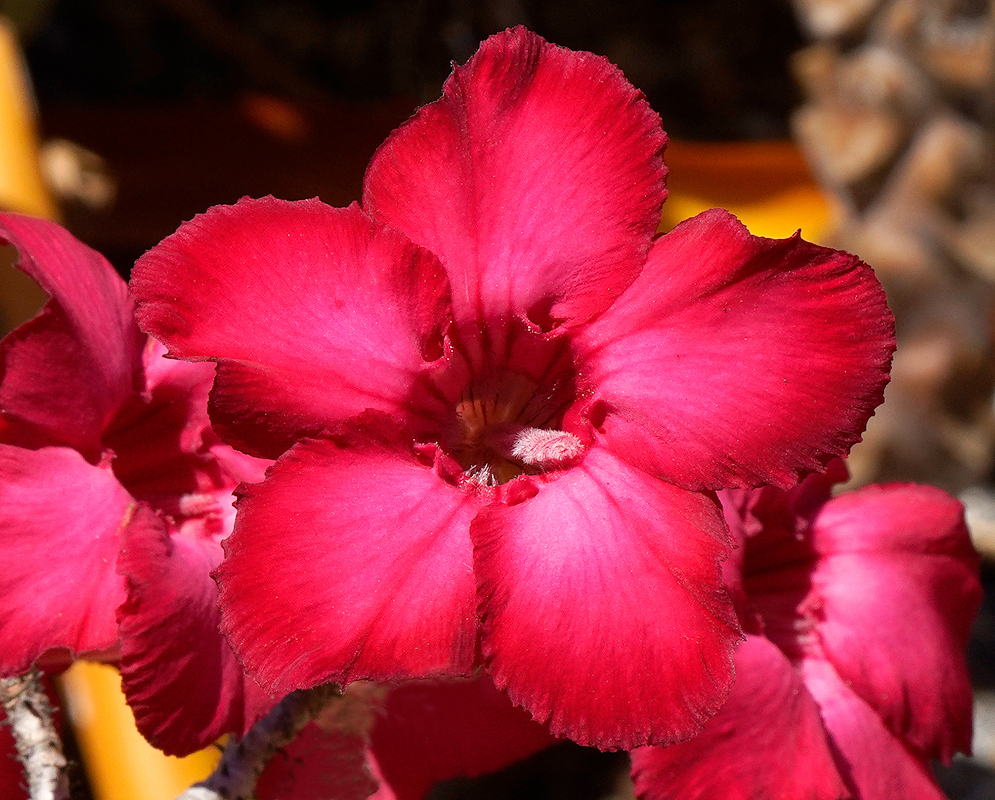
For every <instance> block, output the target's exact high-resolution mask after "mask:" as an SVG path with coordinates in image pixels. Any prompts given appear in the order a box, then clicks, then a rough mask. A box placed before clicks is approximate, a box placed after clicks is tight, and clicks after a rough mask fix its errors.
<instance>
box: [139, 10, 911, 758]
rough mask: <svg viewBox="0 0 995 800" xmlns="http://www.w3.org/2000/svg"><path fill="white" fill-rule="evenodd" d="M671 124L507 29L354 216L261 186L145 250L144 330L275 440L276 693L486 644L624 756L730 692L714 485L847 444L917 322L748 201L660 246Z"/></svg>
mask: <svg viewBox="0 0 995 800" xmlns="http://www.w3.org/2000/svg"><path fill="white" fill-rule="evenodd" d="M664 144H665V136H664V134H663V131H662V129H661V127H660V121H659V118H658V117H657V115H656V114H655V113H654V112H653V111H652V110H651V109H650V108H649V106H648V105H647V104H646V102H645V100H644V99H643V98H642V96H641V95H640V94H639V92H637V91H636V90H635V89H634V88H633V87H632V86H631V85H630V84H629V83H628V82H626V81H625V79H624V78H623V77H622V75H621V73H620V72H619V71H618V70H617V69H616V68H615V67H613V66H612V65H611V64H609V63H608V62H607V61H606V60H605V59H603V58H599V57H596V56H593V55H591V54H586V53H575V52H571V51H568V50H565V49H563V48H559V47H555V46H553V45H550V44H548V43H546V42H545V41H543V40H542V39H541V38H539V37H538V36H535V35H534V34H531V33H529V32H528V31H525V30H524V29H515V30H512V31H508V32H505V33H503V34H499V35H497V36H494V37H492V38H491V39H489V40H488V41H486V42H485V43H484V44H483V45H482V46H481V48H480V50H479V52H478V53H477V54H476V55H475V56H474V57H473V58H471V59H470V61H469V62H468V63H467V64H466V65H465V66H463V67H459V68H457V69H456V70H455V72H454V74H453V76H452V77H451V78H450V79H449V81H448V82H447V83H446V86H445V88H444V92H443V96H442V99H441V100H439V101H438V102H436V103H433V104H431V105H428V106H426V107H424V108H422V109H421V110H420V111H419V112H417V113H416V114H415V116H414V117H413V118H412V119H411V120H409V121H408V122H407V123H406V124H405V125H403V126H402V127H401V128H399V129H398V130H397V131H395V132H394V133H393V134H392V136H391V137H390V138H389V139H388V140H387V141H386V142H385V143H384V145H383V146H382V147H381V148H380V150H379V151H378V152H377V153H376V155H375V156H374V158H373V161H372V162H371V164H370V166H369V168H368V171H367V174H366V179H365V185H364V190H363V200H362V205H361V206H360V205H355V204H354V205H352V206H350V207H349V208H345V209H336V208H331V207H329V206H326V205H324V204H323V203H321V202H320V201H318V200H308V201H300V202H286V201H280V200H275V199H272V198H264V199H261V200H242V201H241V202H239V203H237V204H235V205H233V206H217V207H214V208H212V209H210V210H209V211H208V212H206V213H205V214H203V215H200V216H198V217H196V218H195V219H193V220H192V221H190V222H188V223H186V224H184V225H183V226H181V227H180V229H179V230H178V231H177V232H176V233H175V234H173V235H172V236H170V237H168V238H166V239H165V240H164V241H163V242H161V243H160V244H159V245H157V246H156V247H154V248H153V249H152V250H151V251H149V252H148V253H146V254H145V255H144V256H143V257H142V258H141V259H139V261H138V263H137V264H136V266H135V270H134V273H133V276H132V291H133V293H134V296H135V299H136V302H137V312H136V313H137V316H138V320H139V324H140V325H141V326H142V327H143V329H144V330H146V331H147V332H149V333H150V334H151V335H153V336H154V337H156V338H157V339H159V340H160V341H162V342H163V343H164V344H165V345H166V346H167V347H168V348H169V351H170V354H171V355H173V356H175V357H178V358H183V359H188V360H192V361H201V360H210V361H214V362H215V363H216V364H217V377H216V379H215V384H214V389H213V391H212V394H211V404H212V406H211V418H212V422H213V423H214V426H215V429H216V430H217V431H218V433H219V435H220V436H221V437H222V438H223V439H224V440H225V441H227V442H228V443H229V444H231V445H234V446H235V447H238V448H240V449H242V450H244V451H245V452H248V453H251V454H253V455H257V456H263V457H268V458H275V459H277V461H276V464H275V465H274V466H273V467H272V468H271V469H270V470H269V472H268V474H267V477H266V479H265V480H264V481H263V482H262V483H260V484H257V485H254V486H251V487H248V488H247V489H245V490H244V491H243V492H242V496H241V498H240V500H239V503H238V515H237V519H236V522H235V530H234V533H233V535H232V536H231V537H230V538H229V539H228V540H227V541H226V542H225V551H226V557H225V560H224V561H223V563H222V564H221V566H220V567H219V568H218V570H217V572H216V576H217V579H218V581H219V585H220V589H221V608H222V629H223V630H224V633H225V635H226V636H227V637H228V640H229V642H230V643H231V645H232V647H233V648H234V650H235V651H236V653H237V654H238V656H239V658H240V660H241V662H242V663H243V664H244V666H245V668H246V669H247V671H248V672H249V674H250V675H252V677H253V678H254V679H255V680H257V681H258V682H259V683H260V684H261V685H262V686H263V687H265V688H266V689H268V690H270V691H273V692H287V691H289V690H293V689H298V688H306V687H311V686H315V685H318V684H321V683H324V682H328V681H332V682H337V683H343V684H345V683H349V682H351V681H353V680H357V679H370V680H375V681H397V680H404V679H412V678H425V677H433V676H470V675H472V674H474V672H475V670H477V669H478V667H479V666H480V665H481V662H482V663H483V666H484V667H485V669H486V671H487V673H488V674H489V675H490V676H491V677H492V678H493V680H494V682H495V684H496V685H497V687H498V688H499V689H501V690H503V691H505V692H506V693H507V694H508V696H509V697H510V698H511V699H512V701H513V702H514V703H515V704H517V705H521V706H522V707H524V708H526V709H527V710H528V711H529V712H530V713H531V714H532V716H533V717H534V718H535V719H536V720H539V721H540V722H543V723H548V725H549V726H550V729H551V730H552V732H553V733H554V734H555V735H558V736H568V737H570V738H572V739H574V740H576V741H579V742H582V743H586V744H592V745H596V746H599V747H603V748H631V747H635V746H638V745H642V744H666V743H669V742H675V741H681V740H685V739H687V738H689V737H690V736H692V735H694V734H695V733H697V732H698V731H699V730H700V728H701V726H702V725H703V723H704V722H705V720H706V719H708V718H709V717H710V716H712V715H713V714H714V713H715V712H716V711H717V710H718V709H719V707H720V706H721V705H722V703H723V701H724V700H725V698H726V696H727V694H728V693H729V691H730V688H731V686H732V683H733V676H734V669H733V649H734V646H735V645H736V643H737V641H738V640H739V639H740V636H741V631H740V626H739V623H738V620H737V617H736V613H735V609H734V607H733V604H732V603H731V602H730V600H729V598H728V596H727V594H726V592H725V590H724V589H723V585H722V574H721V567H720V562H721V561H722V559H723V558H725V557H726V556H727V555H728V554H729V551H730V548H731V545H732V540H731V538H730V536H729V534H728V532H727V530H726V526H725V524H724V521H723V518H722V515H721V511H720V509H719V506H718V504H717V502H716V499H715V497H714V495H713V494H712V492H713V491H714V490H717V489H722V488H735V487H748V486H759V485H764V484H773V485H781V486H789V485H792V484H793V483H795V482H796V481H797V480H798V479H799V477H800V476H802V475H804V474H806V473H807V472H811V471H814V470H820V469H822V468H824V467H825V465H826V464H827V463H828V462H829V461H830V460H831V459H832V458H834V457H837V456H841V455H843V454H845V453H846V452H847V451H848V449H849V447H850V446H851V445H852V444H853V443H854V442H855V441H857V439H859V436H860V433H861V432H862V430H863V427H864V425H865V424H866V421H867V418H868V417H869V415H870V414H871V413H872V411H873V409H874V407H875V406H876V405H877V404H878V403H879V402H880V400H881V398H882V392H883V387H884V384H885V382H886V380H887V374H888V367H889V364H890V357H891V352H892V349H893V346H894V340H893V327H892V319H891V315H890V312H889V311H888V310H887V307H886V305H885V301H884V295H883V292H882V290H881V287H880V285H879V284H878V283H877V281H876V279H875V278H874V276H873V274H872V273H871V271H870V270H869V268H868V267H867V266H866V265H864V264H862V263H861V262H860V261H858V260H857V259H856V258H855V257H853V256H850V255H848V254H845V253H840V252H837V251H833V250H829V249H826V248H822V247H817V246H815V245H812V244H809V243H807V242H805V241H803V240H802V239H801V238H799V237H793V238H791V239H787V240H783V241H775V240H769V239H761V238H758V237H754V236H751V235H750V234H749V233H748V232H747V231H746V230H745V228H743V226H742V225H740V224H739V222H738V221H737V220H735V219H734V218H733V217H731V216H730V215H729V214H727V213H725V212H722V211H712V212H706V213H705V214H702V215H701V216H699V217H697V218H695V219H693V220H690V221H688V222H686V223H684V224H683V225H681V226H679V227H678V228H677V229H675V230H674V231H672V232H671V233H669V234H667V235H665V236H662V237H658V236H656V234H655V231H656V226H657V223H658V220H659V217H660V211H661V204H662V202H663V200H664V197H665V188H664V178H665V169H664V166H663V160H662V150H663V146H664ZM551 665H555V669H551Z"/></svg>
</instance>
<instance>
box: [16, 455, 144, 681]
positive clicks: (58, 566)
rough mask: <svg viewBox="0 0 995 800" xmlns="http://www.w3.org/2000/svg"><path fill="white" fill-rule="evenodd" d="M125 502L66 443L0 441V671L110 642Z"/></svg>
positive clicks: (102, 471) (120, 593)
mask: <svg viewBox="0 0 995 800" xmlns="http://www.w3.org/2000/svg"><path fill="white" fill-rule="evenodd" d="M134 511H135V503H134V501H133V500H132V499H131V497H130V496H129V495H128V493H127V492H126V491H125V490H124V489H123V488H121V485H120V484H119V483H118V482H117V481H116V480H115V479H114V476H113V475H112V474H111V472H110V470H109V469H107V468H106V467H95V466H93V465H92V464H89V463H87V462H86V461H85V460H84V459H83V457H82V456H81V455H80V454H79V453H77V452H76V451H75V450H69V449H67V448H61V447H46V448H42V449H41V450H23V449H21V448H19V447H10V446H7V445H0V544H2V549H3V554H4V567H3V570H0V598H2V599H3V605H2V607H0V641H2V642H3V643H4V645H3V647H2V648H0V674H2V675H16V674H19V673H21V672H24V671H25V670H26V669H27V668H28V667H29V666H31V663H32V662H33V661H34V660H35V659H37V658H38V657H39V656H41V655H42V654H43V653H44V652H45V651H46V650H49V649H51V648H68V649H69V650H72V651H74V652H76V653H85V652H88V651H96V650H105V649H107V648H110V647H113V646H114V644H115V643H116V642H117V625H116V623H115V621H114V609H115V608H116V607H117V606H118V605H119V604H120V603H121V601H122V600H123V599H124V582H123V581H122V579H121V578H120V576H118V575H117V574H116V572H115V564H116V562H117V552H118V545H119V537H120V535H121V531H122V530H123V529H124V527H125V526H126V525H128V524H129V523H131V524H137V523H136V522H132V515H133V513H134Z"/></svg>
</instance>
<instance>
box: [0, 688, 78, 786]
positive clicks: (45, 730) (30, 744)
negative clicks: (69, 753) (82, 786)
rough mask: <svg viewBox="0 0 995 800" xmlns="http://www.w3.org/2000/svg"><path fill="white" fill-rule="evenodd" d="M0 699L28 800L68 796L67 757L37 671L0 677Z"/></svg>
mask: <svg viewBox="0 0 995 800" xmlns="http://www.w3.org/2000/svg"><path fill="white" fill-rule="evenodd" d="M0 703H2V704H3V709H4V711H5V712H6V713H7V720H8V722H10V727H11V731H12V732H13V734H14V743H15V744H16V745H17V757H18V759H19V760H20V762H21V763H22V764H23V765H24V771H25V772H26V773H27V777H28V790H29V791H30V793H31V800H68V798H69V779H68V777H67V776H66V757H65V756H64V755H63V754H62V742H61V741H60V739H59V734H58V733H57V732H56V730H55V725H53V724H52V706H51V705H50V704H49V702H48V696H47V695H46V694H45V690H44V689H43V688H42V686H41V681H40V676H39V673H38V671H37V670H32V671H31V672H28V673H27V674H25V675H21V676H20V677H17V678H3V679H0Z"/></svg>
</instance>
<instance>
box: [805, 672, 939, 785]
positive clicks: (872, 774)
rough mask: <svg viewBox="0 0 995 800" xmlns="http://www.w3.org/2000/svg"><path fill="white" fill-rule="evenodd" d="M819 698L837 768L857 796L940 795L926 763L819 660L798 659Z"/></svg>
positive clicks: (809, 684) (806, 681) (808, 683)
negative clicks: (801, 661)
mask: <svg viewBox="0 0 995 800" xmlns="http://www.w3.org/2000/svg"><path fill="white" fill-rule="evenodd" d="M802 669H803V674H804V677H805V685H806V686H807V687H808V690H809V691H810V692H811V693H812V695H813V696H814V697H815V699H816V702H818V704H819V710H820V712H821V714H822V719H823V722H824V723H825V725H826V729H827V730H828V731H829V735H830V736H831V737H832V742H833V747H834V749H835V751H836V754H837V764H838V766H839V770H840V773H841V774H842V775H843V778H844V780H845V781H846V782H847V784H848V786H849V787H850V791H851V792H852V793H853V795H854V796H855V797H858V798H860V800H895V798H898V797H900V798H903V800H945V795H944V794H943V793H942V792H941V791H940V789H939V788H938V787H937V785H936V783H935V781H934V780H933V776H932V773H931V771H930V769H929V764H928V763H927V762H926V760H925V759H923V758H922V757H920V756H916V755H915V754H914V753H913V752H912V751H910V750H909V749H908V748H907V747H906V746H904V745H903V744H902V742H901V740H899V739H898V738H897V737H896V736H895V735H894V734H893V733H892V732H891V731H889V730H888V729H887V728H885V726H884V724H883V723H882V721H881V718H880V717H879V716H878V715H877V714H876V713H875V712H874V710H873V709H872V708H871V707H870V706H868V705H867V704H866V703H865V702H864V701H863V700H861V699H860V698H859V697H858V696H857V695H856V694H854V693H853V692H852V691H851V690H850V689H849V687H847V686H846V684H845V683H844V682H843V680H842V679H841V678H840V676H839V675H837V674H836V672H835V671H834V670H833V668H832V666H831V665H829V664H828V663H826V662H824V661H817V660H812V661H807V662H805V663H804V664H803V665H802Z"/></svg>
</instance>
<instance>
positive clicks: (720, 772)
mask: <svg viewBox="0 0 995 800" xmlns="http://www.w3.org/2000/svg"><path fill="white" fill-rule="evenodd" d="M837 477H840V476H839V475H837ZM830 485H831V480H829V479H827V478H825V477H818V478H810V479H809V480H808V481H806V482H805V483H804V484H802V486H801V487H800V488H799V489H796V490H794V491H792V492H790V493H788V492H782V491H779V490H775V489H765V490H761V491H759V492H753V493H745V492H743V493H739V494H738V496H734V495H732V494H730V495H727V496H726V497H725V498H723V499H724V502H725V503H726V509H727V512H728V513H729V515H730V518H731V522H732V527H733V531H734V533H737V534H738V535H739V537H741V540H742V542H743V545H744V547H743V550H742V551H741V555H740V557H739V558H738V559H736V561H738V563H733V560H732V559H731V560H730V566H729V568H728V569H727V574H728V575H729V585H730V591H731V592H732V593H733V594H734V596H736V597H737V599H738V607H739V611H740V619H741V621H742V624H743V628H744V630H745V631H746V641H745V642H744V643H743V644H742V645H740V646H739V647H738V648H737V650H736V657H735V662H736V684H735V686H734V688H733V690H732V694H731V695H730V697H729V701H728V702H727V703H726V705H725V706H724V707H723V708H722V710H721V711H720V712H719V713H718V714H717V715H716V716H715V717H714V718H712V719H711V720H709V721H708V723H706V725H705V728H704V730H703V731H702V733H701V734H700V735H699V736H698V737H697V738H695V739H693V740H692V741H689V742H686V743H683V744H678V745H674V746H673V747H667V748H660V747H646V748H640V749H638V750H636V751H634V752H633V753H632V762H633V775H634V777H635V780H636V789H637V794H638V795H639V797H640V798H644V800H658V799H660V800H662V798H670V797H681V798H687V800H697V799H699V798H700V799H701V800H704V798H708V800H747V798H753V797H790V798H799V800H801V799H802V798H804V799H805V800H838V798H841V797H852V798H855V800H894V798H899V797H900V798H914V799H915V800H927V798H928V799H929V800H942V798H943V794H942V793H941V792H940V790H939V789H938V788H937V787H936V785H935V783H934V781H933V777H932V772H931V770H930V767H929V760H930V759H939V760H941V761H944V762H947V763H949V761H950V759H951V757H952V756H953V754H954V753H955V752H956V751H958V750H959V751H963V752H969V751H970V745H971V686H970V682H969V680H968V674H967V668H966V664H965V657H964V648H965V645H966V641H967V636H968V628H969V627H970V624H971V621H972V620H973V618H974V614H975V611H976V610H977V607H978V602H979V600H980V584H979V581H978V574H977V573H978V559H977V556H976V554H975V553H974V550H973V548H972V547H971V544H970V540H969V539H968V535H967V531H966V529H965V527H964V520H963V509H962V508H961V505H960V503H958V502H957V501H956V500H954V499H953V498H952V497H950V496H948V495H946V494H945V493H943V492H941V491H940V490H938V489H934V488H932V487H928V486H913V485H908V484H893V485H888V486H870V487H867V488H865V489H861V490H859V491H855V492H850V493H848V494H844V495H841V496H839V497H837V498H835V499H833V500H827V498H828V496H829V487H830Z"/></svg>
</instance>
